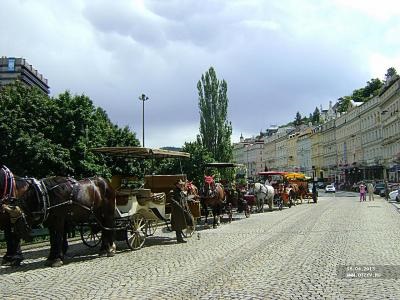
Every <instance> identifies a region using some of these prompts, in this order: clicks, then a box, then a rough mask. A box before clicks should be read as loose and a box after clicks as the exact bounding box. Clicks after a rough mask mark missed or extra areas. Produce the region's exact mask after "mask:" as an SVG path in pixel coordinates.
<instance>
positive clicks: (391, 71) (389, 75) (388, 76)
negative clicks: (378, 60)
mask: <svg viewBox="0 0 400 300" xmlns="http://www.w3.org/2000/svg"><path fill="white" fill-rule="evenodd" d="M398 76H399V75H397V71H396V69H395V68H393V67H390V68H389V69H387V71H386V74H385V80H386V81H390V80H392V78H394V77H398Z"/></svg>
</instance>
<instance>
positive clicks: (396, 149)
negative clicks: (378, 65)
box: [379, 78, 400, 181]
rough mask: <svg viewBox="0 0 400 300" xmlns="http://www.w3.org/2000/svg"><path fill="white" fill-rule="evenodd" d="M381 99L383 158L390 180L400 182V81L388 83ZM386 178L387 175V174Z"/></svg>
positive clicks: (397, 79)
mask: <svg viewBox="0 0 400 300" xmlns="http://www.w3.org/2000/svg"><path fill="white" fill-rule="evenodd" d="M379 97H380V109H381V123H382V157H383V165H384V168H385V169H387V170H388V177H389V178H388V179H389V180H391V181H399V180H400V178H399V173H400V113H399V108H400V79H399V78H396V79H394V80H391V81H389V82H388V84H387V86H386V87H385V88H384V90H383V92H382V93H381V94H380V95H379ZM385 176H386V173H385Z"/></svg>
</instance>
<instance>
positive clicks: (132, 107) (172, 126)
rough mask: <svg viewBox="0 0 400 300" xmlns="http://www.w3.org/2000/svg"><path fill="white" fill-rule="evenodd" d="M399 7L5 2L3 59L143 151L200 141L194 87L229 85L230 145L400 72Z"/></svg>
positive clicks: (367, 2)
mask: <svg viewBox="0 0 400 300" xmlns="http://www.w3.org/2000/svg"><path fill="white" fill-rule="evenodd" d="M399 3H400V2H399V1H397V0H393V1H390V0H387V1H384V0H381V1H375V0H351V1H350V0H331V1H324V0H315V1H312V0H310V1H306V0H303V1H302V0H276V1H272V0H271V1H268V0H265V1H263V0H236V1H235V0H226V1H222V0H220V1H217V0H214V1H212V0H148V1H147V0H130V1H128V0H117V1H106V0H71V1H53V0H20V1H17V0H2V1H1V9H0V20H1V21H0V22H1V23H0V24H1V26H0V41H1V43H0V55H5V56H8V57H24V58H26V59H27V61H28V62H29V63H30V64H32V65H33V66H34V67H35V68H36V69H37V70H38V71H39V72H40V73H42V74H43V75H44V76H45V77H46V78H48V80H49V85H50V89H51V94H52V95H58V94H59V93H61V92H63V91H65V90H70V91H71V92H72V93H74V94H85V95H87V96H89V97H90V98H91V99H92V100H93V101H94V103H95V105H97V106H100V107H102V108H104V109H105V110H106V111H107V113H108V115H109V117H110V118H111V120H112V121H113V122H114V123H117V124H118V125H120V126H125V125H128V126H129V127H130V128H131V129H132V130H133V131H135V132H136V133H137V137H138V139H139V140H140V141H142V103H141V102H139V100H138V97H139V95H141V94H142V93H144V94H146V95H147V96H148V97H149V98H150V100H149V101H147V102H146V103H145V146H149V147H163V146H181V145H183V143H184V142H185V141H192V140H195V137H196V134H197V133H198V131H199V110H198V95H197V87H196V85H197V82H198V80H199V79H200V77H201V75H202V74H203V73H205V72H206V71H207V70H208V68H209V67H210V66H213V67H214V68H215V70H216V72H217V76H218V77H219V78H220V79H225V80H226V81H227V83H228V98H229V115H228V118H229V120H230V121H231V122H232V126H233V137H232V142H237V141H238V138H239V136H240V134H241V133H243V135H244V136H245V137H248V136H252V135H257V134H258V133H259V132H260V130H265V129H266V128H267V127H269V126H270V125H273V124H278V125H280V124H283V123H287V122H289V121H292V120H293V119H294V117H295V114H296V112H297V111H300V113H301V114H302V115H307V116H308V115H309V113H312V112H313V111H314V109H315V107H316V106H318V107H320V105H323V107H324V108H326V107H327V106H328V104H329V101H332V102H335V101H336V100H337V99H338V98H339V97H341V96H344V95H349V94H350V93H351V92H352V91H353V90H354V89H356V88H360V87H363V86H365V84H366V82H367V81H368V80H370V79H371V78H376V77H378V78H381V79H383V78H384V74H385V72H386V70H387V69H388V68H389V67H391V66H393V67H395V68H396V69H397V70H399V69H400V51H399V50H400V4H399Z"/></svg>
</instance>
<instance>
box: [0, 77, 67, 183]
mask: <svg viewBox="0 0 400 300" xmlns="http://www.w3.org/2000/svg"><path fill="white" fill-rule="evenodd" d="M60 115H61V111H60V110H59V108H58V107H57V105H56V104H55V103H54V101H52V99H51V98H49V97H48V96H47V95H45V94H43V93H42V92H41V91H40V90H39V89H37V88H30V87H26V86H24V85H23V84H21V83H20V82H16V83H15V84H12V85H8V86H5V87H3V88H2V89H1V90H0V160H1V163H3V164H6V165H7V166H9V167H10V168H11V170H12V171H13V172H15V173H16V174H21V175H26V176H37V177H44V176H46V175H55V174H56V172H61V173H69V172H71V171H72V162H71V160H70V152H69V149H67V148H64V147H63V146H62V145H60V144H59V143H53V141H52V135H53V132H54V131H56V130H57V128H58V127H62V126H63V124H62V123H60V122H59V116H60Z"/></svg>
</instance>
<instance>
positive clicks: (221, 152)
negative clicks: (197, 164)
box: [197, 67, 232, 162]
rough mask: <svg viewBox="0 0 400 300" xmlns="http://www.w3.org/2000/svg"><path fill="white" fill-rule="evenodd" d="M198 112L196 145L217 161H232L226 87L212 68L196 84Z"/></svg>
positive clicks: (224, 82)
mask: <svg viewBox="0 0 400 300" xmlns="http://www.w3.org/2000/svg"><path fill="white" fill-rule="evenodd" d="M197 90H198V96H199V110H200V134H199V136H198V143H199V144H200V145H202V146H203V147H204V148H205V149H207V151H208V152H210V153H211V155H212V157H213V158H214V159H215V160H217V161H225V162H227V161H230V160H231V159H232V145H231V135H232V125H231V123H230V122H228V119H227V117H228V97H227V90H228V86H227V83H226V81H225V80H222V81H220V80H218V78H217V74H216V72H215V70H214V68H213V67H210V69H209V70H208V71H207V72H206V73H205V74H203V75H202V76H201V79H200V80H199V81H198V83H197Z"/></svg>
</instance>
